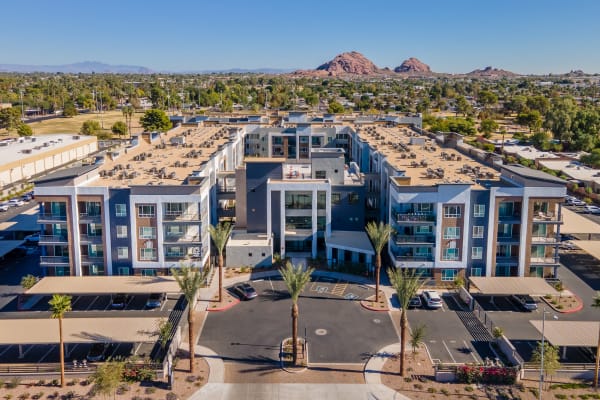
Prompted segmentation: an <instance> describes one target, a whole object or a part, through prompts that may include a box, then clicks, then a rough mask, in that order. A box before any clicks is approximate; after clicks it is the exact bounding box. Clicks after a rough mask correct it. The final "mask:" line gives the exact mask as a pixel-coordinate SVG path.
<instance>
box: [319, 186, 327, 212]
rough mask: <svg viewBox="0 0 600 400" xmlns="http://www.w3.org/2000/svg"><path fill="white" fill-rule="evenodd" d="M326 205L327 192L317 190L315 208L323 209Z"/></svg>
mask: <svg viewBox="0 0 600 400" xmlns="http://www.w3.org/2000/svg"><path fill="white" fill-rule="evenodd" d="M326 206H327V192H323V191H318V192H317V209H319V210H324V209H325V207H326Z"/></svg>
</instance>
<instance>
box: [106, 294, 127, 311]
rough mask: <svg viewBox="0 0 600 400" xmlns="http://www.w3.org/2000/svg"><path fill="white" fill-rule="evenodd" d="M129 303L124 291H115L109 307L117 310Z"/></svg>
mask: <svg viewBox="0 0 600 400" xmlns="http://www.w3.org/2000/svg"><path fill="white" fill-rule="evenodd" d="M127 303H129V296H128V295H126V294H125V293H117V294H115V295H113V298H112V303H111V305H110V306H111V307H112V308H114V309H117V310H122V309H124V308H125V307H126V306H127Z"/></svg>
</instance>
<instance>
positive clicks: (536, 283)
mask: <svg viewBox="0 0 600 400" xmlns="http://www.w3.org/2000/svg"><path fill="white" fill-rule="evenodd" d="M469 280H470V281H471V283H472V284H473V285H475V286H476V287H477V289H479V291H480V292H481V293H483V294H490V295H498V296H510V295H512V294H530V295H532V296H545V295H547V294H556V295H557V294H558V292H557V291H556V289H555V288H554V287H553V286H552V285H550V284H549V283H548V282H546V280H545V279H544V278H537V277H528V276H526V277H516V276H499V277H495V276H494V277H485V276H472V277H470V278H469Z"/></svg>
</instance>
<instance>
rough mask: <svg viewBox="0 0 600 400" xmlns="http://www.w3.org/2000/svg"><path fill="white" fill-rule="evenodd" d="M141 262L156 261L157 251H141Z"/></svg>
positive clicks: (143, 249)
mask: <svg viewBox="0 0 600 400" xmlns="http://www.w3.org/2000/svg"><path fill="white" fill-rule="evenodd" d="M140 260H142V261H154V260H156V249H145V248H142V249H140Z"/></svg>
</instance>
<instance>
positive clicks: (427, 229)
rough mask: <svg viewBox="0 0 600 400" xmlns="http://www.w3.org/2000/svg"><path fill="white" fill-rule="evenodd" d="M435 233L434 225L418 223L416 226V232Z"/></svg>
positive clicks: (420, 233)
mask: <svg viewBox="0 0 600 400" xmlns="http://www.w3.org/2000/svg"><path fill="white" fill-rule="evenodd" d="M431 233H433V227H432V226H429V225H418V226H416V227H415V234H417V235H428V234H431Z"/></svg>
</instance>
